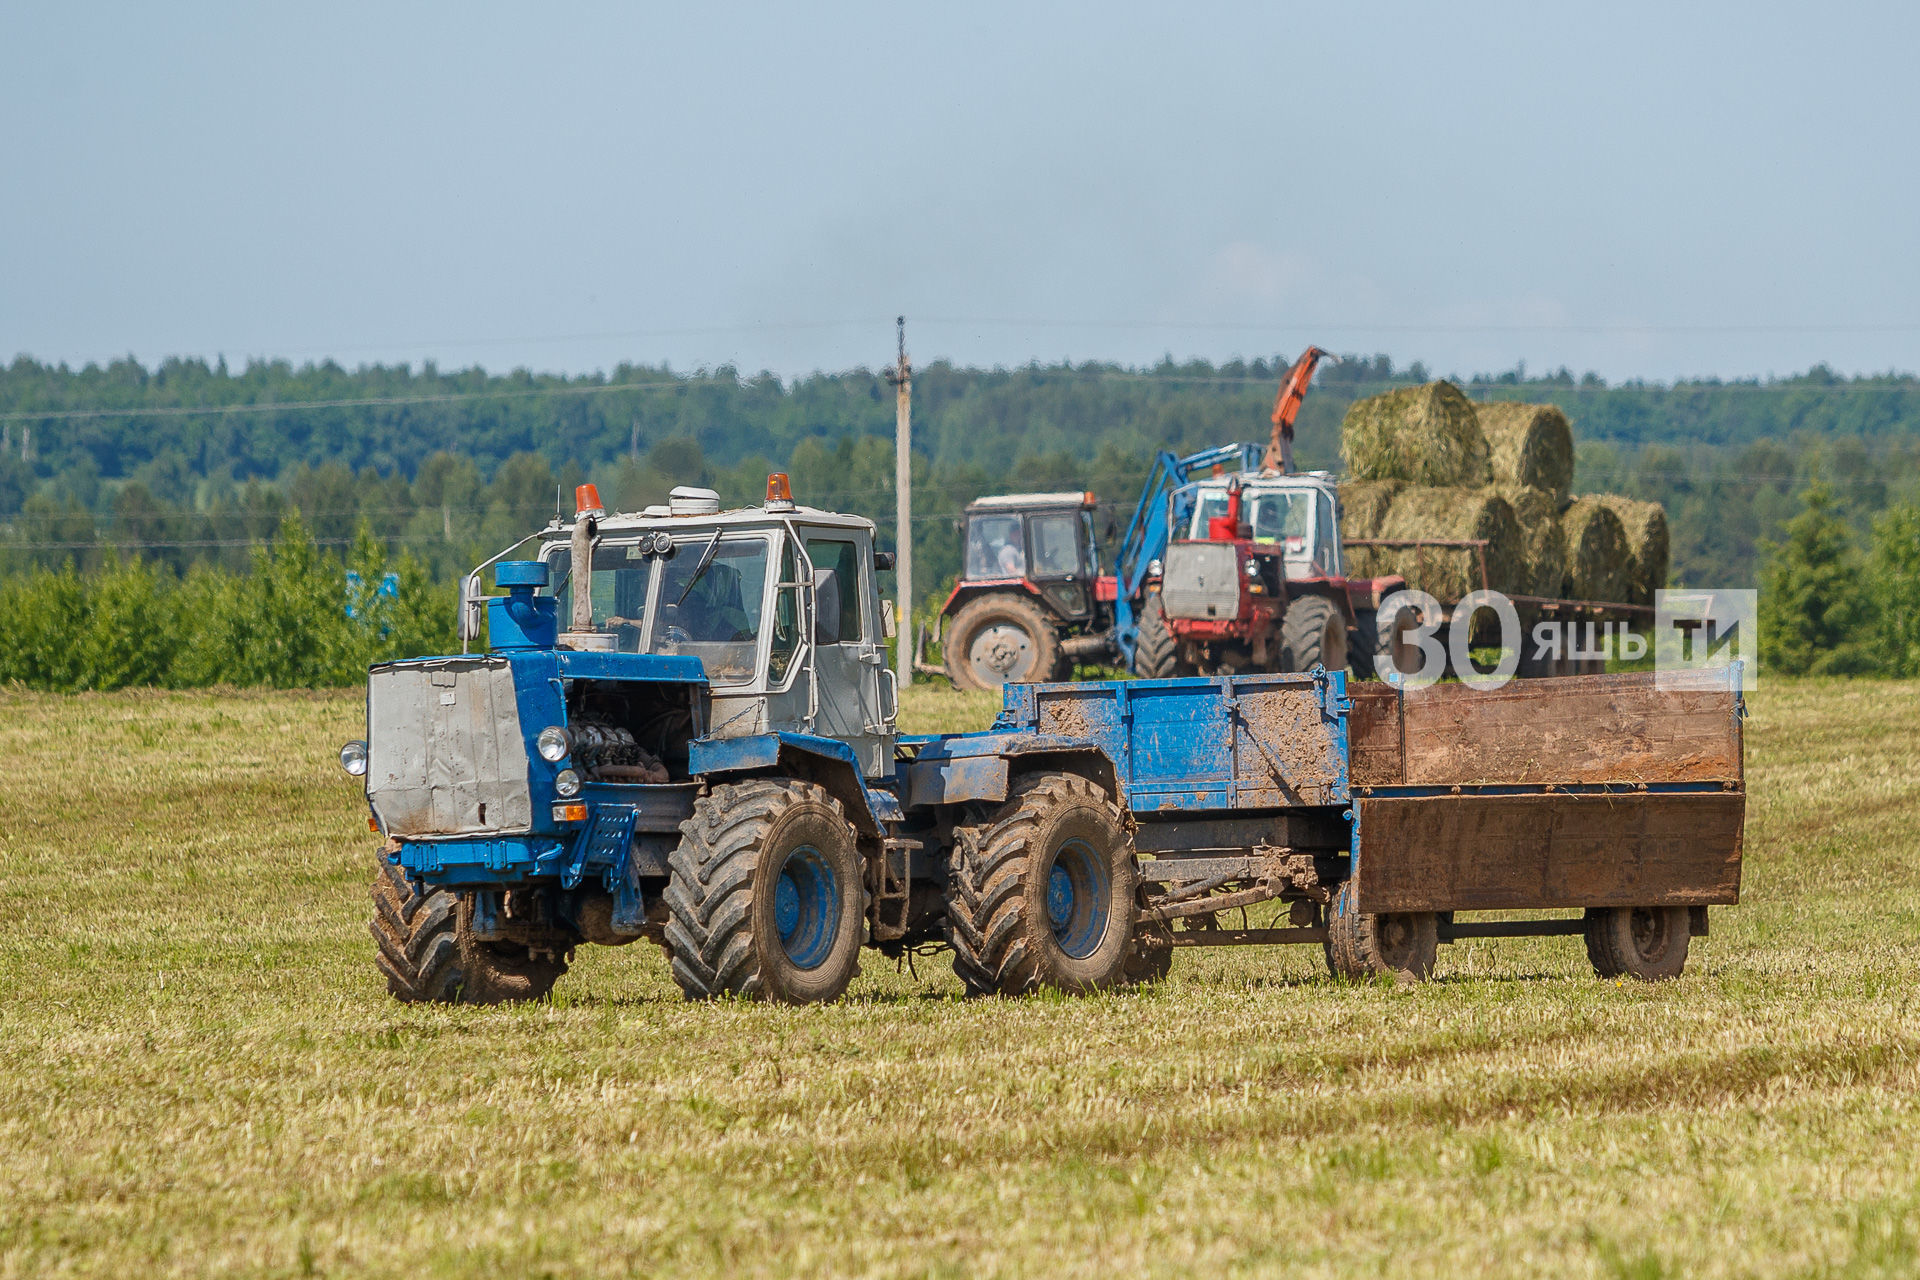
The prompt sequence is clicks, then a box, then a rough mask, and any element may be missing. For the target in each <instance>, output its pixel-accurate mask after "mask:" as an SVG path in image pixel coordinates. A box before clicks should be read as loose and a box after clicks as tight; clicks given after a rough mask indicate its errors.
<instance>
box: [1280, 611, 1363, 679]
mask: <svg viewBox="0 0 1920 1280" xmlns="http://www.w3.org/2000/svg"><path fill="white" fill-rule="evenodd" d="M1280 664H1281V670H1283V671H1311V670H1313V668H1314V667H1315V665H1319V666H1323V667H1325V668H1326V669H1327V670H1329V671H1345V670H1346V669H1347V620H1346V618H1345V617H1344V616H1343V615H1342V614H1341V612H1340V610H1339V609H1337V608H1336V607H1334V603H1333V601H1331V600H1329V599H1327V598H1326V597H1325V596H1295V597H1294V598H1293V599H1291V600H1289V601H1287V612H1286V614H1285V616H1283V617H1282V618H1281V619H1280Z"/></svg>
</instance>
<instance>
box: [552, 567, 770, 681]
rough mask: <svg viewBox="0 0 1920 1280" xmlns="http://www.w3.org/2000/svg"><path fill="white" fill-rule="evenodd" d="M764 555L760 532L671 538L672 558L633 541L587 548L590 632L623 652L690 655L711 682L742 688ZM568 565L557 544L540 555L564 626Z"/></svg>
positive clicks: (569, 598)
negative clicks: (544, 556)
mask: <svg viewBox="0 0 1920 1280" xmlns="http://www.w3.org/2000/svg"><path fill="white" fill-rule="evenodd" d="M768 551H769V546H768V541H767V538H766V536H765V535H764V534H741V535H729V536H722V537H720V538H719V539H718V540H717V541H716V540H715V536H714V531H713V530H711V529H706V530H700V531H697V532H692V533H689V534H688V535H687V536H686V537H683V538H676V539H674V544H673V555H672V556H671V557H670V558H667V559H662V558H661V557H659V556H658V555H655V554H652V553H651V552H643V551H641V550H640V547H639V545H638V544H637V543H636V542H634V541H631V540H629V541H626V542H621V541H616V540H615V538H614V537H608V538H607V539H605V540H604V541H602V542H600V543H599V544H598V545H597V546H595V547H594V550H593V587H592V591H593V627H594V630H596V631H601V632H605V633H608V634H611V635H612V636H613V637H614V645H615V647H616V648H617V649H618V650H619V651H620V652H622V653H684V654H691V655H692V656H694V657H696V658H699V659H700V661H701V665H702V666H704V667H705V668H706V672H707V679H708V680H710V681H712V682H713V683H714V684H716V685H736V684H749V683H751V682H752V681H753V678H754V674H755V672H754V660H755V655H756V652H757V650H758V648H759V637H760V619H761V612H762V609H763V608H764V605H765V600H766V585H767V561H768ZM709 552H710V553H711V554H709ZM571 562H572V552H571V551H570V550H569V548H568V547H566V546H565V545H564V544H562V545H559V546H556V547H554V548H553V549H552V550H550V551H549V553H548V555H547V563H548V565H549V575H550V579H551V581H552V582H553V594H554V595H555V596H557V597H558V599H559V604H560V618H561V625H562V626H563V627H564V626H565V625H566V622H567V619H568V618H570V617H571V615H572V609H573V588H574V583H573V576H572V573H571V572H570V570H571V567H572V563H571Z"/></svg>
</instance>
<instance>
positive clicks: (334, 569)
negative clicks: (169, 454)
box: [0, 516, 455, 693]
mask: <svg viewBox="0 0 1920 1280" xmlns="http://www.w3.org/2000/svg"><path fill="white" fill-rule="evenodd" d="M349 566H351V568H353V569H354V570H355V571H357V572H358V573H359V575H360V577H359V583H358V585H350V583H349V579H348V577H347V571H348V568H349ZM389 572H391V573H393V574H395V575H396V576H397V579H398V588H399V589H398V591H397V593H396V594H394V595H391V596H389V595H383V594H381V592H380V584H381V581H382V579H383V578H384V577H385V575H386V574H387V573H389ZM450 597H451V592H450V590H449V589H445V588H441V587H437V586H435V585H434V584H433V583H432V582H431V581H430V580H429V578H428V575H427V573H426V571H425V569H424V568H422V567H421V565H420V564H419V563H418V562H416V561H415V560H413V558H412V557H410V556H404V555H403V556H401V557H400V558H399V559H398V560H396V561H390V560H389V559H388V557H387V555H386V553H385V551H384V550H383V549H382V547H381V545H380V544H379V542H378V541H377V540H376V539H375V538H374V537H373V536H372V534H371V532H370V531H368V530H366V529H364V528H363V529H362V530H361V532H360V536H359V537H358V538H357V539H356V541H355V545H354V547H353V549H352V551H351V552H350V554H349V557H348V559H347V560H346V561H342V560H341V558H340V557H338V556H335V555H332V554H329V553H326V552H323V551H321V550H320V549H319V548H318V547H317V546H316V545H315V544H314V540H313V536H312V534H311V533H309V532H308V530H307V528H306V527H305V525H303V524H302V523H301V522H300V520H299V518H298V517H297V516H289V517H288V518H287V519H286V520H285V521H283V522H282V524H281V526H280V530H279V534H278V536H277V537H276V538H275V539H274V540H273V541H272V542H271V543H270V544H268V545H266V546H262V547H259V548H257V549H256V550H255V552H254V555H253V568H252V572H250V573H244V574H237V573H230V572H227V571H225V570H222V569H219V568H215V567H212V566H209V565H196V566H195V567H194V568H193V569H191V570H190V571H189V572H188V574H187V576H186V577H185V579H181V578H179V577H176V576H175V575H174V574H173V572H172V571H171V570H169V569H166V568H164V567H156V566H155V565H153V564H150V563H148V562H146V561H143V560H140V559H138V558H135V559H132V560H125V561H122V560H119V559H113V558H110V559H109V560H107V562H106V563H105V564H103V565H102V566H101V567H100V568H99V569H97V570H95V571H94V572H92V573H89V574H86V575H81V574H79V573H77V572H76V571H75V570H74V568H73V567H72V565H71V564H68V565H65V566H63V567H61V568H59V569H32V570H28V571H26V572H24V573H20V574H16V575H13V576H11V577H8V578H6V579H4V580H0V682H18V683H20V684H23V685H26V686H28V687H29V688H34V689H46V690H51V691H55V692H62V693H70V692H76V691H79V690H83V689H121V688H126V687H129V686H134V685H158V686H163V687H170V688H193V687H200V686H204V685H214V684H231V685H243V686H257V685H265V686H271V687H274V688H302V687H318V686H326V685H350V684H357V683H359V682H360V681H361V680H363V679H364V678H365V677H366V671H367V667H368V666H369V665H370V664H371V663H374V662H377V661H382V660H384V659H388V658H398V657H407V656H413V655H417V654H427V653H443V652H446V651H447V650H448V649H450V648H452V647H453V644H454V640H455V637H454V630H453V607H452V606H453V601H452V599H451V598H450Z"/></svg>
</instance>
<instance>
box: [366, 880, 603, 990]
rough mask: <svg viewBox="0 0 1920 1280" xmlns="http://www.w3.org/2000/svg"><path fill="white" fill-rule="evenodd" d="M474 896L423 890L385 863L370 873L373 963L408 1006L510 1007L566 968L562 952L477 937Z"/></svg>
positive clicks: (550, 983)
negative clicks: (375, 946)
mask: <svg viewBox="0 0 1920 1280" xmlns="http://www.w3.org/2000/svg"><path fill="white" fill-rule="evenodd" d="M472 925H473V897H472V895H470V894H460V893H455V892H454V891H453V890H451V889H433V890H429V891H426V892H422V891H421V889H420V888H419V887H418V886H417V885H415V884H414V883H413V882H412V881H410V880H408V879H407V878H406V876H404V875H403V874H401V871H400V868H398V867H396V866H393V865H392V864H391V863H387V862H385V861H383V862H382V863H381V864H380V871H379V873H378V874H377V875H375V876H374V878H373V919H372V921H371V922H370V923H369V928H370V929H371V930H372V932H373V940H374V941H375V942H377V943H379V944H380V951H379V954H378V955H377V956H376V957H375V961H374V962H375V963H376V964H378V965H379V966H380V972H381V973H383V974H385V975H386V978H387V990H388V991H389V992H390V993H391V994H392V995H393V997H394V998H395V999H396V1000H404V1001H406V1002H407V1003H408V1004H505V1003H507V1002H509V1001H515V1000H538V999H540V998H541V997H543V996H545V995H546V994H547V993H548V992H550V991H552V990H553V984H554V983H556V982H558V981H559V980H560V975H561V974H563V973H565V972H566V971H567V961H566V953H565V952H564V951H558V950H556V951H553V952H545V951H543V952H538V953H536V952H534V951H531V950H529V949H528V948H527V947H525V946H523V945H519V944H515V943H509V942H480V941H478V940H476V939H475V938H474V937H473V936H472V933H473V929H472Z"/></svg>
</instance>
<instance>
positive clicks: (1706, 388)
mask: <svg viewBox="0 0 1920 1280" xmlns="http://www.w3.org/2000/svg"><path fill="white" fill-rule="evenodd" d="M965 372H968V373H971V374H974V375H976V376H983V377H1002V378H1004V377H1012V376H1017V375H1021V374H1040V375H1045V376H1048V377H1055V378H1064V379H1070V380H1071V379H1078V380H1081V381H1104V382H1137V383H1151V384H1155V385H1166V384H1173V385H1182V386H1223V387H1238V386H1258V387H1262V388H1266V387H1271V386H1272V385H1273V384H1274V383H1275V381H1276V380H1277V379H1278V376H1279V375H1277V374H1276V375H1273V376H1265V377H1250V376H1245V377H1221V376H1219V375H1211V376H1208V375H1200V374H1179V373H1164V372H1156V371H1154V370H1128V369H1075V368H1071V367H1063V366H1058V365H1020V366H1016V367H1013V368H1006V369H988V370H967V371H965ZM832 376H848V375H832ZM702 385H703V384H702V383H700V382H696V381H692V380H689V379H684V378H675V379H673V380H671V381H663V382H614V383H595V384H592V385H589V386H581V387H533V388H524V389H520V390H509V389H501V390H497V391H449V392H439V393H433V394H428V395H419V396H369V397H359V398H343V399H332V400H286V401H272V402H261V401H250V402H247V403H244V404H213V405H156V406H152V407H150V408H140V409H125V408H111V409H110V408H84V409H15V410H9V411H7V412H4V413H0V421H6V422H22V421H35V422H39V421H75V420H83V419H100V418H149V417H152V418H190V417H202V416H204V417H235V416H246V415H252V414H262V413H267V414H275V413H303V412H307V411H310V410H317V409H362V408H366V409H380V408H396V407H403V406H408V405H431V404H457V403H464V402H468V401H474V400H532V399H548V398H555V397H562V396H596V395H621V394H626V393H629V392H631V393H641V392H655V391H687V390H694V389H698V388H700V387H701V386H702ZM1411 385H1414V384H1413V383H1412V382H1411V381H1410V380H1409V379H1406V378H1385V379H1361V380H1356V381H1351V382H1349V381H1344V380H1333V381H1330V382H1329V383H1328V384H1327V385H1326V386H1325V387H1324V388H1322V391H1323V393H1325V392H1331V393H1333V394H1335V395H1338V394H1339V393H1341V392H1343V391H1347V392H1354V393H1359V392H1362V391H1375V390H1391V389H1393V388H1396V387H1405V386H1411ZM1457 385H1459V386H1461V387H1462V388H1463V389H1466V390H1471V391H1474V392H1476V393H1482V394H1487V395H1495V394H1499V393H1500V392H1502V391H1504V390H1505V389H1507V388H1512V391H1513V393H1514V394H1515V395H1544V396H1555V395H1576V396H1604V395H1612V394H1617V393H1620V392H1627V393H1632V394H1640V395H1647V394H1651V395H1694V394H1708V395H1719V394H1722V393H1727V392H1733V393H1737V394H1742V395H1750V394H1755V393H1759V394H1767V395H1813V396H1824V395H1887V394H1894V395H1905V394H1920V383H1915V382H1914V381H1912V380H1911V379H1908V380H1904V381H1900V382H1892V383H1860V382H1848V383H1842V384H1837V385H1824V386H1812V385H1807V384H1802V383H1780V382H1771V383H1757V382H1674V383H1621V384H1617V385H1613V386H1600V387H1583V386H1579V385H1577V384H1576V385H1573V386H1562V385H1555V384H1547V383H1507V382H1495V381H1492V380H1490V379H1480V378H1466V379H1461V380H1459V381H1458V383H1457Z"/></svg>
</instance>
